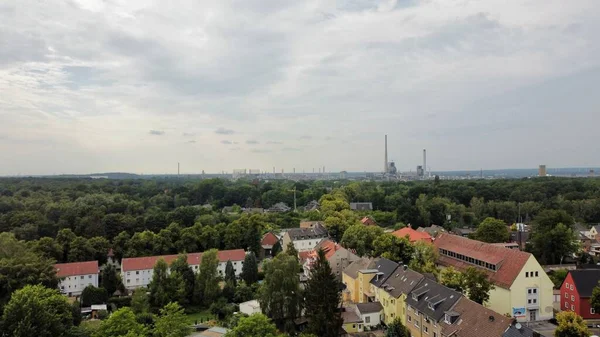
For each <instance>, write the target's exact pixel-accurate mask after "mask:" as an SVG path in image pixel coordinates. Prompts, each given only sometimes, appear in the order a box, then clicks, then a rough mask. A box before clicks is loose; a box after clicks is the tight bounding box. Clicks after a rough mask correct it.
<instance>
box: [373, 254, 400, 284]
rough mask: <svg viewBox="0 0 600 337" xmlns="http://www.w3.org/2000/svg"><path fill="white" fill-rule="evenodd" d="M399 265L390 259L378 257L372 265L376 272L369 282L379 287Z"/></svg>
mask: <svg viewBox="0 0 600 337" xmlns="http://www.w3.org/2000/svg"><path fill="white" fill-rule="evenodd" d="M399 266H400V265H399V264H398V263H396V262H394V261H392V260H388V259H385V258H380V259H379V261H377V263H375V266H374V267H373V269H377V271H378V272H377V274H376V275H375V277H373V278H372V279H371V284H372V285H374V286H376V287H378V288H380V287H381V285H383V284H384V283H385V281H386V280H387V278H388V277H390V276H391V275H392V274H393V273H394V271H395V270H396V268H398V267H399Z"/></svg>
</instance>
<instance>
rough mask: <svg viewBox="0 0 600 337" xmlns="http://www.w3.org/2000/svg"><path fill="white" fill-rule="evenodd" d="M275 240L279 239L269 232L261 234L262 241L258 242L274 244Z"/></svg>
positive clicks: (262, 244) (263, 244)
mask: <svg viewBox="0 0 600 337" xmlns="http://www.w3.org/2000/svg"><path fill="white" fill-rule="evenodd" d="M277 241H279V239H278V238H277V236H276V235H275V234H273V233H271V232H269V233H267V234H265V236H263V238H262V241H261V242H260V245H261V246H265V245H268V246H274V245H275V244H276V243H277Z"/></svg>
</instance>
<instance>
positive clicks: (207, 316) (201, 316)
mask: <svg viewBox="0 0 600 337" xmlns="http://www.w3.org/2000/svg"><path fill="white" fill-rule="evenodd" d="M187 317H188V321H189V322H190V324H194V323H195V322H196V320H197V321H198V323H200V322H206V321H208V320H211V319H214V315H213V314H211V313H210V311H209V310H202V311H200V312H195V313H190V314H187Z"/></svg>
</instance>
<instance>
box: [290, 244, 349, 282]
mask: <svg viewBox="0 0 600 337" xmlns="http://www.w3.org/2000/svg"><path fill="white" fill-rule="evenodd" d="M319 249H322V250H323V251H324V252H325V258H326V259H327V262H329V266H330V267H331V271H332V272H333V273H334V274H335V276H336V277H337V278H338V280H341V279H342V271H343V270H344V268H346V267H348V266H349V265H350V264H351V263H352V262H354V261H356V260H358V259H359V257H358V256H357V255H356V254H354V253H353V252H351V251H349V250H348V249H346V248H344V247H342V246H340V245H339V244H337V243H335V242H333V241H331V240H329V239H324V240H322V241H321V242H319V243H318V244H317V246H316V247H315V249H313V250H312V251H310V252H309V253H308V254H307V257H306V260H305V261H304V263H303V264H302V268H303V269H304V274H305V275H306V276H309V274H310V271H311V269H312V265H313V264H314V263H315V261H316V260H317V251H318V250H319Z"/></svg>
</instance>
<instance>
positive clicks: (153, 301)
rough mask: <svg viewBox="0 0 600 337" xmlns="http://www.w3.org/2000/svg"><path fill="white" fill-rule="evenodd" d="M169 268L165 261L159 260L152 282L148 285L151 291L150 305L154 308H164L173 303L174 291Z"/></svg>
mask: <svg viewBox="0 0 600 337" xmlns="http://www.w3.org/2000/svg"><path fill="white" fill-rule="evenodd" d="M168 269H169V266H168V265H167V263H166V262H165V260H163V259H162V258H161V259H158V261H157V262H156V265H154V270H153V272H152V281H151V282H150V284H149V285H148V290H149V291H150V305H151V306H152V307H154V308H162V307H164V306H165V305H167V304H168V303H169V302H171V299H172V297H173V290H172V288H171V285H170V282H169V273H168Z"/></svg>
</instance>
